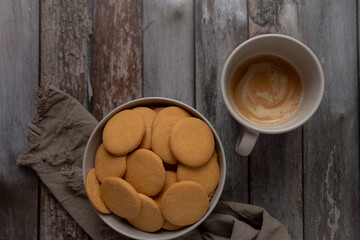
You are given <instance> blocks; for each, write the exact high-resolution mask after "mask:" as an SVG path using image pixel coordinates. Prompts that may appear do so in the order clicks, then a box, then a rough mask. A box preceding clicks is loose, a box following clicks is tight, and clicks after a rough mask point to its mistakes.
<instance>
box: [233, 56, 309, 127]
mask: <svg viewBox="0 0 360 240" xmlns="http://www.w3.org/2000/svg"><path fill="white" fill-rule="evenodd" d="M295 73H297V72H295ZM297 77H298V75H297ZM301 95H302V86H301V81H300V78H299V77H298V79H296V76H293V74H291V72H289V71H286V70H284V69H283V68H281V67H279V66H278V65H275V64H273V63H272V62H258V63H253V64H251V65H250V66H249V67H248V69H247V71H246V73H245V74H244V75H243V76H242V78H241V80H240V81H238V82H237V84H236V85H235V89H234V94H233V96H234V97H233V98H234V101H235V103H236V105H237V107H238V110H239V111H240V113H242V114H243V115H245V117H246V118H248V119H249V120H251V121H254V122H258V123H264V124H271V123H277V122H280V121H283V120H285V119H286V118H288V117H289V116H290V115H291V114H292V113H293V112H295V111H296V109H297V107H298V105H299V103H300V101H301Z"/></svg>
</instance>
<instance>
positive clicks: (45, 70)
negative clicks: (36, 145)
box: [39, 0, 92, 239]
mask: <svg viewBox="0 0 360 240" xmlns="http://www.w3.org/2000/svg"><path fill="white" fill-rule="evenodd" d="M91 4H92V1H87V0H76V1H70V0H66V1H60V0H42V1H41V13H40V17H41V32H40V44H41V47H40V55H41V63H40V66H41V70H40V72H41V75H40V83H41V85H44V84H48V83H52V84H54V85H55V86H57V87H59V88H60V89H61V90H63V91H65V92H66V93H68V94H70V95H72V96H73V97H75V98H76V99H77V100H78V101H79V102H80V103H82V104H83V106H84V107H86V108H88V107H89V106H90V104H89V102H90V101H89V93H90V94H91V86H89V83H90V79H89V59H90V58H89V54H90V53H89V48H90V46H89V44H90V41H89V37H90V35H91V34H92V32H91V30H92V29H91V27H92V22H91V18H90V17H91V15H92V14H91V12H90V13H89V10H91ZM39 204H40V209H39V211H40V214H39V216H40V226H39V231H40V239H59V238H60V239H61V238H65V239H69V238H76V239H87V238H88V236H87V234H86V233H85V232H84V231H83V230H82V229H81V228H80V227H79V226H78V225H77V223H76V222H75V221H74V220H73V219H72V218H71V216H70V215H69V214H68V213H67V212H66V210H64V208H63V207H62V206H61V204H60V203H58V202H57V200H56V199H55V198H54V197H53V196H52V195H51V194H50V193H49V190H47V189H46V187H45V186H43V185H41V199H40V202H39Z"/></svg>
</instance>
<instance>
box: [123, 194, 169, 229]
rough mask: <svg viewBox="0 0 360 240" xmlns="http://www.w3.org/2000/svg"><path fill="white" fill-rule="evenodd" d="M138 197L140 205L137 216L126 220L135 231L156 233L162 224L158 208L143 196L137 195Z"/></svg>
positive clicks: (162, 220)
mask: <svg viewBox="0 0 360 240" xmlns="http://www.w3.org/2000/svg"><path fill="white" fill-rule="evenodd" d="M139 197H140V199H141V203H142V204H141V210H140V213H139V215H138V216H137V217H135V218H131V219H127V220H128V222H129V223H131V225H133V226H134V227H136V228H137V229H140V230H142V231H145V232H156V231H157V230H159V229H160V228H161V227H162V225H163V223H164V217H163V216H162V213H161V210H160V207H159V205H158V204H157V203H156V202H155V201H154V200H153V199H151V198H149V197H148V196H146V195H144V194H141V193H139Z"/></svg>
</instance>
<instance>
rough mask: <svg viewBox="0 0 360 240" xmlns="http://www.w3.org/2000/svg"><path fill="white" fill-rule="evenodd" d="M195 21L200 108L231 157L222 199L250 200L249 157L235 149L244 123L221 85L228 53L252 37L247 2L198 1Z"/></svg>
mask: <svg viewBox="0 0 360 240" xmlns="http://www.w3.org/2000/svg"><path fill="white" fill-rule="evenodd" d="M235 9H236V11H234V10H235ZM195 20H196V23H195V26H196V28H195V44H196V45H195V46H196V47H195V49H196V54H195V59H196V65H195V66H196V76H195V81H196V108H197V109H198V110H199V111H200V112H202V113H203V114H204V115H205V117H207V118H208V119H209V120H210V122H211V123H212V124H214V127H215V129H216V130H217V131H218V133H219V135H220V138H221V139H222V141H223V145H224V149H225V152H226V157H227V159H231V161H227V169H226V170H227V171H228V174H227V176H226V184H225V187H224V193H223V195H222V197H221V198H222V199H223V200H233V201H241V202H244V203H248V202H249V175H248V158H247V157H241V156H239V155H237V154H236V153H235V151H234V149H235V143H236V139H237V137H238V134H239V132H240V126H239V125H238V124H237V123H236V121H235V120H234V119H233V118H232V117H231V116H230V114H229V113H228V111H227V109H226V107H225V105H224V103H223V102H222V98H221V93H220V86H219V83H220V82H219V80H220V75H221V71H222V66H223V65H224V63H225V60H226V58H227V56H228V55H229V54H230V53H231V51H232V50H234V48H235V47H236V46H238V45H239V44H240V43H242V42H243V41H245V40H246V39H247V38H248V28H247V8H246V2H245V1H242V2H240V1H224V2H220V1H215V0H211V1H197V2H196V9H195Z"/></svg>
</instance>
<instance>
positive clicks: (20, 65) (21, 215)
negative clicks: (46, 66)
mask: <svg viewBox="0 0 360 240" xmlns="http://www.w3.org/2000/svg"><path fill="white" fill-rule="evenodd" d="M0 29H1V33H0V136H1V137H0V141H1V148H0V162H1V168H0V193H1V196H0V239H36V238H37V236H38V227H37V222H38V215H37V213H38V205H37V200H38V178H37V177H36V174H34V172H33V171H31V170H30V169H28V168H23V167H19V166H17V165H16V159H17V157H18V156H19V154H20V153H21V151H22V150H23V149H25V148H27V147H29V143H28V142H27V140H26V134H27V125H28V123H29V121H30V120H31V118H32V116H33V113H34V107H33V104H34V102H35V98H36V93H35V92H34V89H35V88H36V86H37V85H38V79H39V74H38V68H39V45H38V44H34V43H37V42H38V36H39V3H38V1H23V0H14V1H0ZM19 226H21V227H19Z"/></svg>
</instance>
